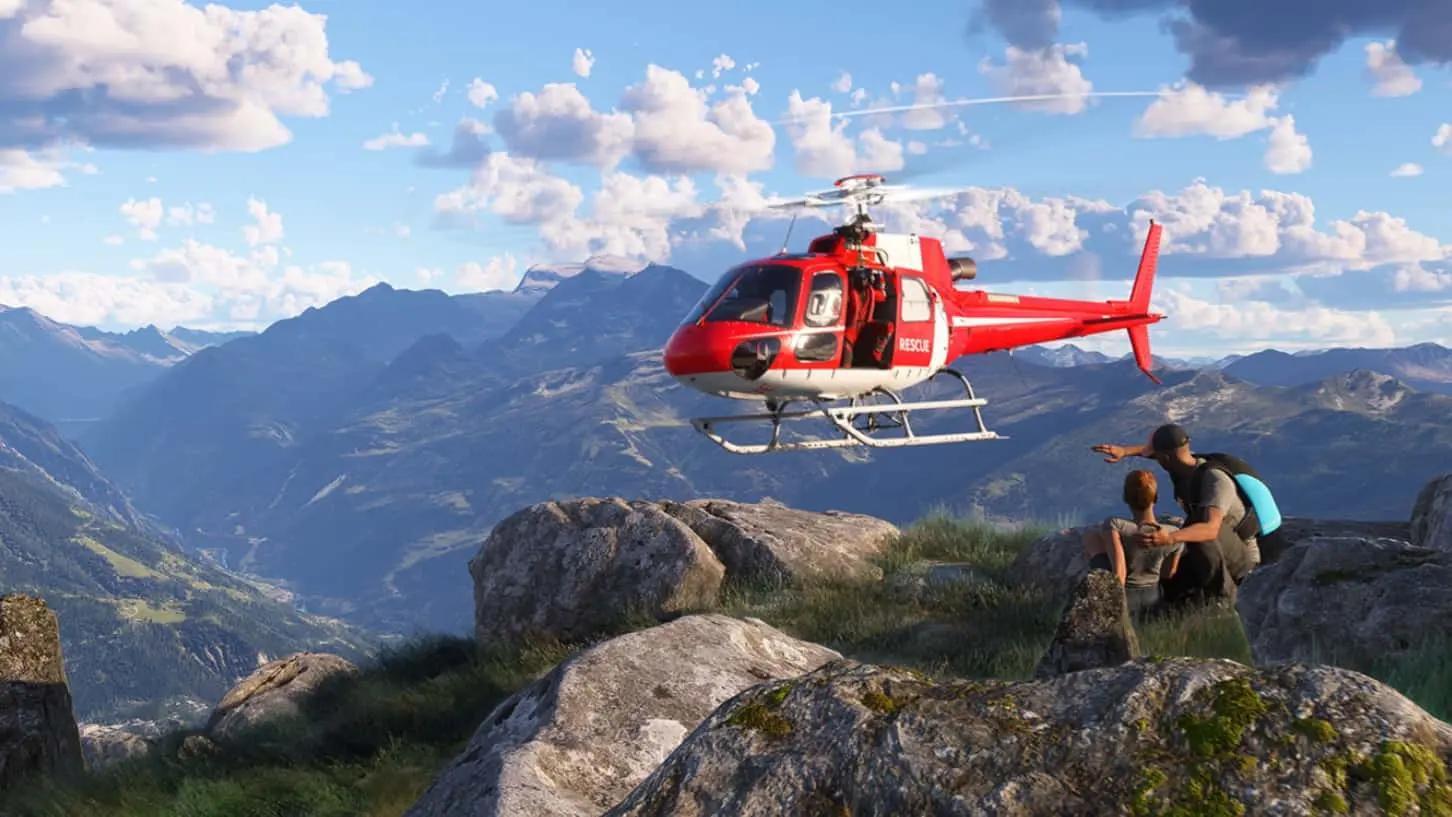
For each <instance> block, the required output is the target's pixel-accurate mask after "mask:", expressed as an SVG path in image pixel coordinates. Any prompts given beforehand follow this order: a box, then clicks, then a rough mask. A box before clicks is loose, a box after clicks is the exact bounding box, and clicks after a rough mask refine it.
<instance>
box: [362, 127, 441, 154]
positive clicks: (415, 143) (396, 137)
mask: <svg viewBox="0 0 1452 817" xmlns="http://www.w3.org/2000/svg"><path fill="white" fill-rule="evenodd" d="M428 143H429V137H428V135H427V134H424V133H420V132H418V131H415V132H413V133H410V134H404V133H400V132H399V130H398V123H397V122H394V123H393V129H392V130H390V131H389V132H388V133H385V134H383V135H382V136H375V137H373V138H372V139H369V140H368V141H366V142H364V143H363V149H364V150H387V149H388V148H412V147H424V146H426V145H428Z"/></svg>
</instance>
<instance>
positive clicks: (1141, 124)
mask: <svg viewBox="0 0 1452 817" xmlns="http://www.w3.org/2000/svg"><path fill="white" fill-rule="evenodd" d="M1160 92H1161V94H1162V96H1160V97H1158V98H1156V99H1155V101H1154V102H1151V103H1150V104H1149V106H1148V107H1147V108H1145V111H1144V113H1142V114H1140V116H1139V118H1137V119H1136V120H1135V122H1134V126H1133V133H1134V135H1135V136H1137V137H1139V138H1142V139H1155V138H1177V137H1185V136H1213V137H1215V138H1216V139H1221V140H1225V139H1239V138H1241V137H1243V136H1247V135H1249V134H1252V133H1255V132H1257V131H1262V130H1269V131H1270V133H1269V135H1268V138H1267V145H1266V153H1265V159H1264V165H1265V167H1266V169H1267V170H1270V171H1271V172H1272V173H1278V174H1285V173H1301V172H1303V171H1305V170H1307V169H1309V168H1310V166H1311V156H1312V153H1311V145H1310V141H1309V140H1308V139H1307V138H1306V136H1305V135H1304V134H1302V133H1299V132H1297V131H1296V123H1295V117H1293V116H1291V115H1290V114H1286V115H1285V116H1271V115H1270V111H1273V110H1275V109H1276V108H1277V107H1278V106H1279V105H1280V99H1279V94H1278V92H1277V90H1276V88H1275V87H1273V86H1269V85H1259V86H1254V87H1252V88H1250V89H1248V90H1247V92H1246V94H1245V96H1244V97H1242V98H1240V99H1235V100H1230V99H1226V97H1225V96H1224V95H1223V94H1220V93H1218V92H1212V91H1210V90H1208V89H1206V88H1205V87H1203V86H1201V85H1197V84H1196V83H1193V82H1189V81H1188V80H1181V81H1180V82H1177V83H1175V84H1174V85H1173V86H1163V85H1162V86H1160Z"/></svg>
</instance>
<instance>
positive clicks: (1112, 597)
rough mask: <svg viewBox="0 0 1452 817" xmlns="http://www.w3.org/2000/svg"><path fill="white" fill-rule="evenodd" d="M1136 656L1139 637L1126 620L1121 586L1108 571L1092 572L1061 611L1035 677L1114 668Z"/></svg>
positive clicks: (1127, 606) (1137, 655)
mask: <svg viewBox="0 0 1452 817" xmlns="http://www.w3.org/2000/svg"><path fill="white" fill-rule="evenodd" d="M1139 657H1140V651H1139V636H1138V635H1137V634H1136V633H1135V631H1134V625H1133V624H1132V623H1131V622H1130V620H1129V601H1128V599H1127V598H1126V597H1125V593H1124V586H1123V585H1121V584H1120V583H1119V578H1118V577H1116V576H1115V575H1114V574H1113V573H1110V572H1109V571H1107V570H1091V571H1090V572H1089V573H1087V574H1085V576H1084V578H1083V579H1082V580H1080V582H1079V588H1078V590H1077V591H1076V592H1075V593H1074V598H1072V599H1070V601H1069V604H1068V606H1067V607H1065V608H1064V614H1063V616H1062V617H1061V618H1060V619H1059V627H1058V629H1057V630H1056V631H1055V632H1054V640H1053V641H1051V642H1049V648H1048V650H1047V651H1045V652H1044V657H1043V658H1042V659H1040V661H1039V665H1038V668H1037V669H1036V670H1035V671H1034V677H1036V678H1051V677H1053V676H1056V675H1064V674H1065V673H1070V672H1079V671H1081V670H1086V669H1098V668H1100V667H1113V666H1117V665H1119V664H1123V663H1124V662H1126V661H1132V660H1134V659H1136V658H1139Z"/></svg>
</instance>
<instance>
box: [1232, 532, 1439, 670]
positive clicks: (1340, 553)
mask: <svg viewBox="0 0 1452 817" xmlns="http://www.w3.org/2000/svg"><path fill="white" fill-rule="evenodd" d="M1237 596H1238V597H1237V599H1236V610H1237V612H1239V614H1240V619H1241V622H1242V623H1243V624H1244V625H1245V633H1246V637H1247V638H1248V639H1249V641H1250V649H1251V655H1252V657H1253V658H1254V660H1255V662H1256V663H1257V664H1263V663H1268V662H1283V661H1318V662H1334V663H1337V664H1341V665H1343V666H1361V667H1366V666H1369V663H1368V662H1371V661H1374V660H1376V659H1379V658H1395V657H1396V656H1397V655H1398V654H1400V653H1402V652H1404V651H1406V650H1408V649H1411V648H1415V647H1416V646H1418V645H1419V644H1420V643H1421V642H1422V640H1423V639H1424V638H1428V637H1432V638H1436V637H1438V636H1441V637H1449V636H1452V551H1441V550H1433V549H1431V548H1424V547H1417V546H1415V545H1412V544H1410V543H1408V542H1405V541H1402V540H1399V539H1369V538H1363V537H1357V536H1313V537H1311V538H1309V539H1306V540H1304V541H1301V542H1298V543H1297V544H1295V545H1294V546H1292V547H1291V548H1290V549H1289V550H1287V551H1286V552H1285V553H1284V554H1283V555H1282V556H1281V558H1280V559H1278V560H1277V561H1276V562H1275V563H1273V564H1270V565H1265V566H1263V567H1261V568H1259V569H1257V570H1254V571H1252V572H1251V574H1250V575H1249V576H1247V577H1246V578H1245V581H1244V583H1242V584H1241V586H1240V592H1239V593H1238V594H1237Z"/></svg>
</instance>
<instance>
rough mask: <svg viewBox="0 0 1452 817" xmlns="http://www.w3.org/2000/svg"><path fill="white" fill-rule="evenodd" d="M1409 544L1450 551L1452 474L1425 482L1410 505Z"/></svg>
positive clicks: (1451, 533) (1451, 546)
mask: <svg viewBox="0 0 1452 817" xmlns="http://www.w3.org/2000/svg"><path fill="white" fill-rule="evenodd" d="M1411 540H1412V544H1414V545H1420V546H1422V547H1426V548H1435V549H1437V550H1446V551H1452V474H1443V475H1442V476H1440V477H1437V478H1436V479H1434V480H1432V481H1430V482H1428V483H1427V484H1426V486H1424V487H1423V488H1422V490H1421V492H1420V493H1418V494H1417V501H1416V503H1415V504H1414V505H1413V506H1412V524H1411Z"/></svg>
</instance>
